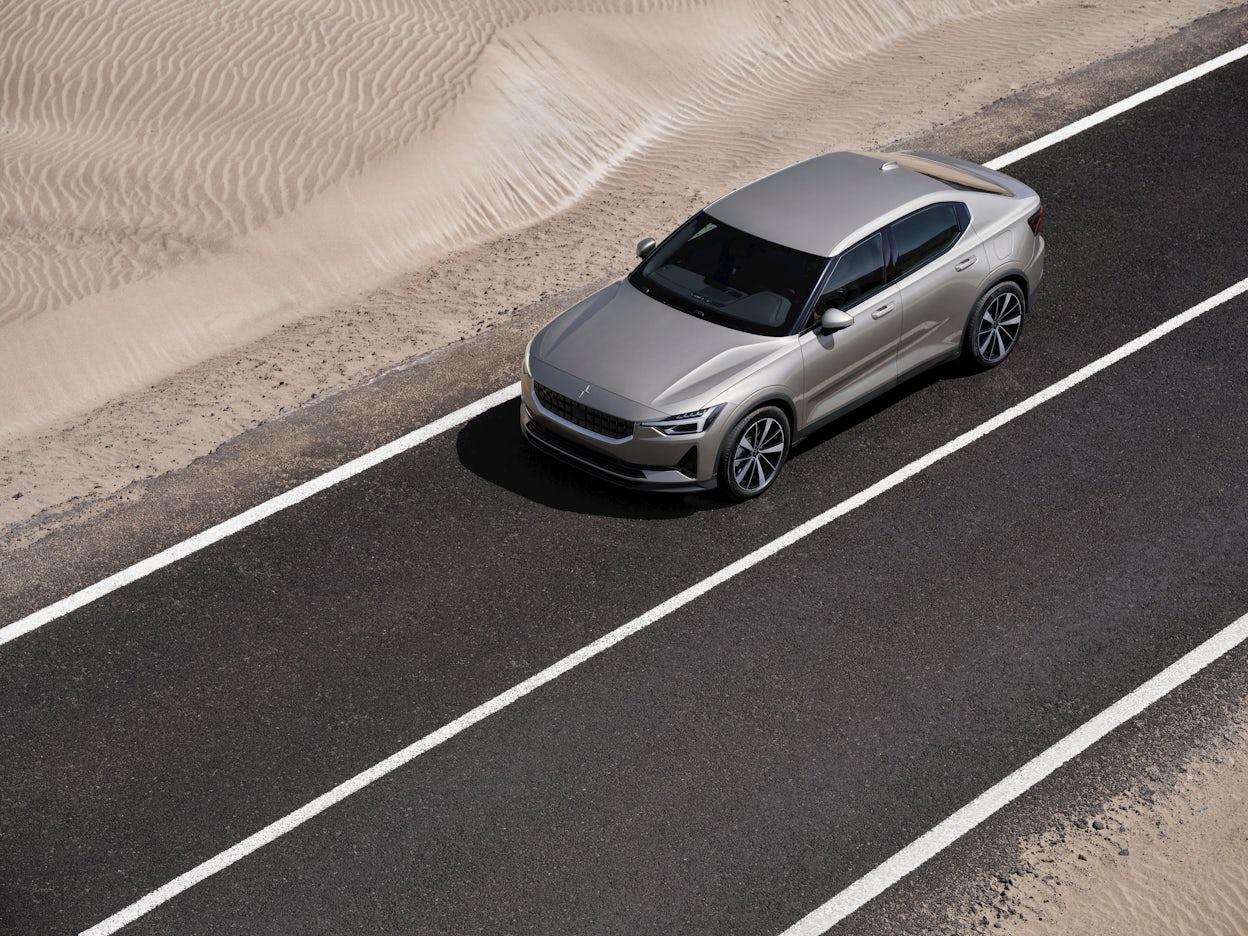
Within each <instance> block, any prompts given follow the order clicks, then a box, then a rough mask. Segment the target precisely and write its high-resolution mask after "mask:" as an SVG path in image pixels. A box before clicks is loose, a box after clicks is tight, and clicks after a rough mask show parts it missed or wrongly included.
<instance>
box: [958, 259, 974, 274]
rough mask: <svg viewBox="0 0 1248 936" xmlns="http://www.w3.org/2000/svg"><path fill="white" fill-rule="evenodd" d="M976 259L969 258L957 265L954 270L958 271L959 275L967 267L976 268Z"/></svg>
mask: <svg viewBox="0 0 1248 936" xmlns="http://www.w3.org/2000/svg"><path fill="white" fill-rule="evenodd" d="M976 259H978V258H976V257H975V256H970V257H967V258H966V259H965V260H959V261H958V263H957V265H956V266H954V269H955V270H957V271H958V272H959V273H961V272H962V271H963V270H965V269H966V268H967V267H969V266H974V264H975V261H976Z"/></svg>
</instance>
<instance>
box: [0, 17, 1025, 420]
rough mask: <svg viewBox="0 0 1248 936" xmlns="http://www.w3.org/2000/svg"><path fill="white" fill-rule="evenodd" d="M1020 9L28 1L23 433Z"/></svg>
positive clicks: (15, 107) (10, 46)
mask: <svg viewBox="0 0 1248 936" xmlns="http://www.w3.org/2000/svg"><path fill="white" fill-rule="evenodd" d="M1000 6H1009V4H999V3H990V2H988V0H927V2H917V3H900V2H880V0H870V2H867V0H841V2H836V3H821V2H815V0H793V2H790V3H784V4H779V5H776V4H772V3H769V2H764V0H738V2H729V3H717V4H708V3H695V2H678V0H669V2H661V0H655V2H650V3H644V2H627V0H601V2H599V3H593V4H586V3H581V4H577V5H574V6H571V8H569V7H570V5H569V4H564V3H558V2H554V0H534V2H530V3H511V4H506V5H497V4H487V3H484V2H476V3H454V2H446V0H443V2H430V3H416V4H414V3H410V2H366V0H343V2H331V0H323V2H320V3H308V2H292V3H285V4H260V5H257V4H254V3H251V2H248V0H227V2H223V3H220V4H211V5H209V4H199V3H163V2H162V3H155V2H152V0H119V2H112V0H109V2H105V0H100V2H97V3H93V4H78V3H65V4H49V3H47V2H46V0H28V2H16V3H11V4H6V5H5V7H4V9H3V11H0V69H3V71H2V72H0V87H3V88H4V89H5V93H4V111H3V114H0V120H2V121H3V126H4V130H5V132H4V136H3V138H2V143H0V145H2V146H3V156H4V158H3V160H2V161H0V210H2V211H3V217H4V218H5V223H4V226H5V232H4V233H5V236H4V237H3V239H2V240H0V335H2V336H3V337H4V341H3V346H2V348H0V399H2V400H3V402H4V404H5V406H4V408H3V422H2V423H0V437H3V436H4V435H9V434H12V433H13V432H16V431H18V430H23V429H30V428H32V427H35V426H39V425H44V424H46V423H47V422H48V421H49V420H50V419H53V418H57V417H64V416H66V415H68V414H71V413H73V412H78V411H82V410H83V409H84V408H86V407H89V406H91V405H95V404H98V403H100V402H103V401H104V400H106V399H108V398H110V397H113V396H115V395H117V394H118V393H121V392H124V391H125V390H127V389H129V388H132V387H135V386H141V385H144V384H147V383H150V382H151V381H152V380H154V379H158V378H160V377H162V376H165V375H167V374H168V373H171V372H172V371H174V370H176V369H178V368H181V367H185V366H186V365H188V364H189V363H192V362H194V361H196V360H200V359H202V358H203V357H205V356H207V355H209V354H211V353H213V352H215V351H218V350H220V349H221V348H222V347H223V346H229V345H230V344H231V343H238V342H243V341H246V340H249V339H254V338H255V337H257V336H259V335H261V334H264V333H266V332H268V331H270V330H272V329H274V328H276V327H277V326H278V325H279V324H280V323H282V322H284V321H290V320H292V319H293V318H295V317H298V316H299V315H302V314H306V313H308V312H310V311H317V310H320V309H323V308H326V307H327V306H329V305H332V304H333V303H334V302H335V301H337V300H341V298H342V297H343V296H345V295H347V294H349V293H351V292H352V291H353V290H358V289H361V288H365V287H368V286H372V285H375V284H376V283H378V282H380V281H384V280H385V279H386V278H387V277H389V276H393V275H394V274H396V273H398V272H399V271H401V270H403V269H405V268H406V267H408V266H410V265H411V264H412V263H413V262H415V261H416V260H419V259H422V258H428V257H430V256H431V255H434V254H437V253H441V252H444V251H446V250H449V249H452V248H454V247H457V246H461V245H463V244H465V243H469V242H473V241H479V240H482V239H484V238H487V237H490V236H497V234H498V233H499V232H502V231H507V230H514V229H516V228H518V227H520V226H523V225H525V224H529V223H532V222H533V221H535V220H537V219H540V218H543V217H548V216H550V215H551V214H553V213H555V212H557V211H559V210H561V209H563V208H565V207H566V206H568V205H569V204H571V203H572V202H574V201H575V200H576V199H578V198H580V197H582V196H583V195H584V194H585V193H586V192H588V191H589V190H590V189H591V188H592V187H593V186H594V185H595V184H596V183H598V182H599V181H600V180H601V179H602V178H603V177H604V175H605V174H606V173H608V172H610V171H611V170H612V169H614V168H616V167H618V166H619V165H621V164H622V163H624V162H625V161H627V160H629V159H630V158H632V157H635V156H636V155H637V154H638V153H639V152H641V151H643V150H645V149H647V148H653V147H654V146H656V145H657V144H660V143H662V142H663V141H669V142H670V141H673V140H677V141H679V140H680V139H682V138H688V137H690V136H691V135H693V136H700V135H701V134H699V131H700V130H701V131H703V132H704V131H705V128H707V127H715V128H716V134H717V135H720V136H722V135H723V133H722V125H723V123H724V122H725V121H728V122H730V124H731V125H732V126H736V127H740V128H742V129H745V128H753V127H757V126H765V124H766V121H767V117H768V114H769V113H770V112H771V111H772V110H774V107H775V104H776V101H777V99H780V100H783V101H785V102H786V104H787V105H788V106H792V104H793V103H794V101H795V99H796V98H795V95H797V96H800V95H801V94H807V95H818V94H823V93H825V92H824V91H823V89H822V88H821V78H822V77H823V76H824V75H825V73H826V71H827V69H829V68H830V67H834V66H835V65H837V64H838V63H841V62H843V61H845V60H846V59H849V58H852V57H855V56H858V57H861V56H863V55H865V54H869V53H870V52H871V51H872V50H875V49H879V48H882V47H883V46H884V45H885V44H887V43H888V42H890V41H893V40H896V39H897V38H898V37H901V36H904V35H907V34H911V33H914V32H916V31H919V30H921V29H926V28H930V27H931V26H933V25H934V24H939V23H942V22H947V21H949V20H950V19H954V18H958V17H965V16H968V15H971V14H982V13H983V12H984V11H985V10H990V9H994V8H997V7H1000ZM496 7H498V8H496ZM730 136H731V134H730ZM689 155H690V156H691V157H693V158H696V153H691V154H689Z"/></svg>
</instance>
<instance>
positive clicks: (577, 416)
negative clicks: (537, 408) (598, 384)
mask: <svg viewBox="0 0 1248 936" xmlns="http://www.w3.org/2000/svg"><path fill="white" fill-rule="evenodd" d="M533 393H534V395H535V396H536V397H537V398H538V400H540V401H541V404H542V406H544V407H546V409H548V410H550V412H552V413H554V414H555V415H556V416H558V417H559V418H561V419H566V420H567V421H568V422H570V423H572V425H574V426H580V427H581V428H582V429H588V430H589V431H590V432H596V433H598V435H600V436H606V437H607V438H608V439H627V438H628V437H629V436H631V435H632V434H633V424H632V423H631V422H625V421H624V420H623V419H620V418H619V417H618V416H612V415H611V414H610V413H604V412H603V411H602V410H596V409H592V408H590V407H588V406H585V405H584V404H582V403H578V402H577V401H576V400H573V399H571V398H570V397H566V396H564V395H563V394H562V393H555V391H554V390H551V389H550V387H545V386H542V385H541V384H540V383H537V382H536V381H534V383H533Z"/></svg>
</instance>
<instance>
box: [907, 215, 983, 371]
mask: <svg viewBox="0 0 1248 936" xmlns="http://www.w3.org/2000/svg"><path fill="white" fill-rule="evenodd" d="M991 267H992V265H991V263H990V262H989V256H988V252H987V251H986V250H985V249H984V245H983V243H982V242H981V241H980V240H979V238H977V237H976V236H975V231H974V229H973V228H968V229H967V231H966V233H965V234H963V235H962V238H961V239H960V240H959V241H958V243H956V244H954V245H953V247H952V248H951V249H950V250H949V251H947V252H946V253H944V254H942V255H941V256H939V257H937V258H936V259H935V260H933V261H932V262H931V263H929V264H927V266H924V267H920V268H919V269H917V270H915V271H914V272H913V273H911V274H910V275H909V276H907V277H905V278H904V279H902V280H899V281H898V284H897V285H898V288H899V289H900V291H901V305H902V309H901V312H902V326H901V339H900V346H899V348H898V353H897V369H898V372H899V373H903V374H905V373H912V372H914V371H916V370H919V369H921V368H923V367H925V366H928V365H930V364H933V363H935V362H936V361H938V360H940V359H944V358H947V357H948V356H949V355H950V354H951V353H952V352H954V351H956V350H957V349H958V348H959V347H960V346H961V343H962V334H963V331H964V330H965V329H966V319H967V316H968V315H970V312H971V307H972V306H973V305H974V304H975V300H976V299H977V298H979V294H980V292H981V291H982V289H983V286H984V283H985V281H986V280H987V278H988V275H989V273H990V272H991ZM959 268H961V269H959Z"/></svg>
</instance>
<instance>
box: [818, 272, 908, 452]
mask: <svg viewBox="0 0 1248 936" xmlns="http://www.w3.org/2000/svg"><path fill="white" fill-rule="evenodd" d="M843 311H845V312H847V313H849V314H850V315H852V316H853V317H854V324H853V325H850V326H849V327H848V328H843V329H841V330H840V331H835V332H832V333H831V334H827V335H825V334H822V333H821V332H820V331H819V329H817V328H816V329H813V330H811V331H808V332H806V333H805V334H803V335H801V336H800V338H799V341H800V344H801V349H802V364H803V368H804V375H803V378H804V379H803V384H804V393H803V396H802V401H801V407H802V414H803V415H802V416H801V417H799V418H800V420H801V425H802V427H803V428H804V427H805V426H807V425H809V424H810V423H814V422H818V421H819V420H821V419H823V418H824V417H826V416H828V415H830V414H831V413H834V412H836V411H837V410H841V409H844V408H845V407H847V406H849V405H850V404H852V403H853V402H854V401H855V400H857V399H859V398H860V397H864V396H867V395H869V394H872V393H875V392H877V391H878V390H879V389H881V388H882V387H886V386H887V385H890V384H892V383H893V382H895V381H896V379H897V345H898V342H899V340H900V338H901V323H902V312H903V311H904V309H903V307H902V302H901V296H900V293H899V291H898V289H897V287H895V286H890V287H886V288H885V289H884V290H882V291H881V292H878V293H876V294H875V295H873V296H871V297H870V298H869V299H867V300H866V301H865V302H862V303H859V304H858V305H857V306H856V307H854V308H853V309H845V310H843Z"/></svg>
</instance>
